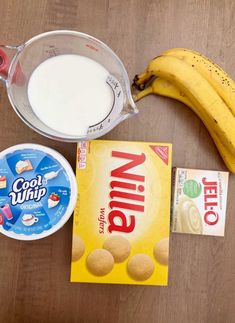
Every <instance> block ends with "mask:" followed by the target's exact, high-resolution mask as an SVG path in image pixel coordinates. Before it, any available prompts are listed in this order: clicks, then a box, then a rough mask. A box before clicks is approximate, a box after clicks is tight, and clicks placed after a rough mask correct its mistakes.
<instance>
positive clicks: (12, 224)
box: [0, 144, 77, 240]
mask: <svg viewBox="0 0 235 323" xmlns="http://www.w3.org/2000/svg"><path fill="white" fill-rule="evenodd" d="M0 179H1V181H0V232H1V233H3V234H5V235H6V236H8V237H11V238H14V239H19V240H36V239H41V238H44V237H47V236H49V235H51V234H52V233H54V232H56V231H57V230H59V229H60V228H61V227H62V226H63V225H64V224H65V223H66V222H67V220H68V219H69V218H70V216H71V214H72V213H73V210H74V207H75V204H76V199H77V182H76V178H75V175H74V173H73V170H72V168H71V166H70V164H69V163H68V162H67V160H66V159H65V158H64V157H63V156H62V155H61V154H59V153H58V152H57V151H55V150H53V149H51V148H47V147H45V146H41V145H35V144H22V145H16V146H13V147H10V148H8V149H6V150H4V151H2V152H1V153H0Z"/></svg>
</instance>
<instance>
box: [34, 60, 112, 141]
mask: <svg viewBox="0 0 235 323" xmlns="http://www.w3.org/2000/svg"><path fill="white" fill-rule="evenodd" d="M108 76H109V72H108V71H107V70H106V69H105V68H104V67H103V66H102V65H100V64H99V63H97V62H95V61H94V60H92V59H90V58H87V57H85V56H80V55H67V54H66V55H59V56H55V57H52V58H49V59H47V60H46V61H44V62H43V63H41V64H40V65H39V66H38V67H37V68H36V69H35V70H34V71H33V73H32V75H31V77H30V79H29V83H28V98H29V102H30V105H31V107H32V109H33V111H34V112H35V114H36V115H37V117H38V118H39V119H40V120H41V121H42V122H43V123H44V124H46V125H47V126H48V127H50V128H52V129H54V130H56V131H59V132H61V133H64V134H67V135H73V136H84V135H86V134H87V130H88V128H89V126H92V125H95V124H97V123H100V122H101V121H102V120H103V119H105V117H106V116H107V115H108V114H109V112H110V110H111V109H112V106H113V101H114V96H113V92H112V89H111V88H110V86H109V85H108V84H107V83H106V80H107V77H108Z"/></svg>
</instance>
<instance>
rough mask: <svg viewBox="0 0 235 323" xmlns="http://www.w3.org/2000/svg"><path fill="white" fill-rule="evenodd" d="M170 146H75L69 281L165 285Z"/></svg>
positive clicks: (103, 143) (112, 143)
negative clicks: (75, 183)
mask: <svg viewBox="0 0 235 323" xmlns="http://www.w3.org/2000/svg"><path fill="white" fill-rule="evenodd" d="M171 160H172V148H171V144H166V143H154V142H124V141H106V140H93V141H88V142H80V143H78V147H77V169H76V177H77V183H78V193H79V194H78V201H77V206H76V208H75V212H74V221H73V246H72V264H71V282H89V283H112V284H139V285H167V281H168V255H169V228H170V190H171Z"/></svg>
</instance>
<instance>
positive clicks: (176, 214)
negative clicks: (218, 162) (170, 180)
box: [171, 168, 229, 236]
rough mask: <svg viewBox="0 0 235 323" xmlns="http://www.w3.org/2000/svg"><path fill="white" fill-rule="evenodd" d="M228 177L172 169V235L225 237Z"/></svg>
mask: <svg viewBox="0 0 235 323" xmlns="http://www.w3.org/2000/svg"><path fill="white" fill-rule="evenodd" d="M228 175H229V173H228V172H221V171H212V170H199V169H187V168H176V169H174V176H173V177H174V190H173V206H172V223H171V228H172V232H178V233H191V234H203V235H212V236H224V227H225V216H226V205H227V190H228Z"/></svg>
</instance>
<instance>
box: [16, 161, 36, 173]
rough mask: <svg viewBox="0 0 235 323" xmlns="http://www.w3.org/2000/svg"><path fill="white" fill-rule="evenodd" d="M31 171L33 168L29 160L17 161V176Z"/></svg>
mask: <svg viewBox="0 0 235 323" xmlns="http://www.w3.org/2000/svg"><path fill="white" fill-rule="evenodd" d="M30 170H33V166H32V164H31V161H30V160H29V159H26V160H19V161H18V162H17V163H16V172H17V174H22V173H23V172H26V171H30Z"/></svg>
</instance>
